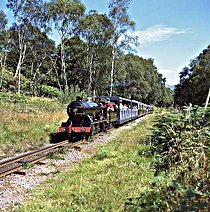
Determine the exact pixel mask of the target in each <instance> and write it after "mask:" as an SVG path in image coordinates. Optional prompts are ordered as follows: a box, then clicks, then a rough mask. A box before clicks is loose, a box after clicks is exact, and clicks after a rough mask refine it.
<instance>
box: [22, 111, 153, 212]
mask: <svg viewBox="0 0 210 212" xmlns="http://www.w3.org/2000/svg"><path fill="white" fill-rule="evenodd" d="M152 119H153V115H150V116H147V117H146V118H145V119H143V121H142V122H141V123H140V124H138V126H135V127H133V128H132V129H127V130H125V131H123V132H122V133H120V135H119V136H118V137H117V138H116V139H115V140H113V141H111V142H109V143H108V144H106V145H105V144H104V145H100V146H99V147H98V151H97V152H96V153H95V155H94V156H93V157H92V159H83V160H82V161H81V163H79V164H78V165H76V166H75V167H73V168H72V169H71V170H70V171H68V172H62V173H59V174H58V175H56V176H55V177H54V178H53V179H50V180H48V181H47V182H45V183H44V184H43V185H41V186H39V188H38V189H37V190H36V191H35V192H34V196H33V198H32V199H31V200H28V201H27V202H25V204H24V205H23V206H22V207H21V208H20V211H123V210H124V207H125V203H126V201H127V200H128V199H129V198H135V197H138V196H139V193H141V192H143V191H144V190H145V189H149V187H150V185H151V182H152V179H153V177H154V170H153V169H152V168H151V166H150V161H151V158H152V156H150V155H142V154H139V152H141V153H142V152H143V151H144V149H145V141H146V139H147V134H148V129H149V128H150V127H151V124H152V121H151V120H152ZM141 148H142V151H141Z"/></svg>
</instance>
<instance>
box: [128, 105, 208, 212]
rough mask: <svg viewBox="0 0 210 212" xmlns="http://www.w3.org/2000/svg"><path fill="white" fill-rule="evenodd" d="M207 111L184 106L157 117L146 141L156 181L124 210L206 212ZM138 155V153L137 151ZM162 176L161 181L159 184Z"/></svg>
mask: <svg viewBox="0 0 210 212" xmlns="http://www.w3.org/2000/svg"><path fill="white" fill-rule="evenodd" d="M209 132H210V110H209V109H208V110H206V111H204V109H203V108H200V107H196V108H192V107H191V106H190V107H186V108H185V109H184V111H183V113H181V112H179V111H177V110H171V111H168V112H166V113H163V114H162V115H160V114H159V115H157V117H156V121H155V124H154V127H153V133H152V135H151V139H150V141H149V143H150V145H151V148H150V149H149V151H148V154H151V152H152V153H153V154H154V160H153V163H152V165H153V166H154V168H155V170H156V176H157V177H156V178H154V182H153V183H152V186H151V188H150V189H149V190H145V191H144V192H142V193H141V194H140V196H139V197H138V198H130V199H128V200H127V201H126V203H125V208H126V209H127V210H128V211H138V210H139V211H141V210H146V211H157V210H161V211H162V210H166V211H198V210H207V208H208V204H207V198H208V192H209V186H208V185H209V179H208V172H209V168H208V160H209V143H210V133H209ZM140 153H142V152H140ZM161 175H162V177H163V179H164V180H163V181H162V182H160V181H159V180H158V179H160V176H161Z"/></svg>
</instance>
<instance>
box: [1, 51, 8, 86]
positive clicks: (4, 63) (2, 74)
mask: <svg viewBox="0 0 210 212" xmlns="http://www.w3.org/2000/svg"><path fill="white" fill-rule="evenodd" d="M6 60H7V53H6V52H4V55H3V56H2V57H1V74H0V89H1V88H2V82H3V76H4V69H5V66H6Z"/></svg>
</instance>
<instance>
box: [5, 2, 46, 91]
mask: <svg viewBox="0 0 210 212" xmlns="http://www.w3.org/2000/svg"><path fill="white" fill-rule="evenodd" d="M42 6H43V0H8V4H7V7H8V8H9V9H10V10H11V11H12V12H13V13H14V17H15V19H16V22H17V23H16V24H15V25H16V26H17V31H18V52H19V59H18V63H17V66H16V71H15V74H14V78H16V77H17V75H19V80H18V82H19V83H18V93H19V94H20V70H21V66H22V64H23V63H24V60H25V56H26V50H27V31H28V27H29V25H30V24H32V25H34V26H42V25H43V22H42V21H43V19H42V18H41V17H43V7H42Z"/></svg>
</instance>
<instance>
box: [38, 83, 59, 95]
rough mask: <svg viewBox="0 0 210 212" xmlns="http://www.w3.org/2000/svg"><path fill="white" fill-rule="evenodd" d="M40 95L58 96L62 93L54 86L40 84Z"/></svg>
mask: <svg viewBox="0 0 210 212" xmlns="http://www.w3.org/2000/svg"><path fill="white" fill-rule="evenodd" d="M41 95H43V96H45V97H50V98H60V96H61V95H62V93H61V92H60V91H59V89H58V88H55V87H52V86H49V85H42V87H41Z"/></svg>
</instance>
